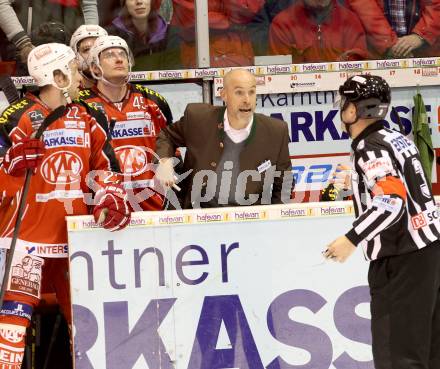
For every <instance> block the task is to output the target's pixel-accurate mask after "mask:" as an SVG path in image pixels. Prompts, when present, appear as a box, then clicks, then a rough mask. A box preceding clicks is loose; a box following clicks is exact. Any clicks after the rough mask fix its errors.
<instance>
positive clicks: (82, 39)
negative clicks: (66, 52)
mask: <svg viewBox="0 0 440 369" xmlns="http://www.w3.org/2000/svg"><path fill="white" fill-rule="evenodd" d="M100 36H107V31H106V30H105V29H104V28H102V27H100V26H97V25H93V24H91V25H87V24H83V25H82V26H79V27H78V28H77V29H76V31H75V32H74V33H73V35H72V38H71V39H70V47H71V48H72V50H73V51H74V52H75V54H76V58H77V59H78V70H79V72H80V73H81V75H82V76H83V79H82V81H81V85H82V87H83V88H90V87H92V86H93V85H94V84H95V79H94V78H93V76H92V74H91V73H90V68H89V64H88V63H87V59H88V58H89V54H90V49H91V48H92V46H93V44H94V43H95V40H96V39H97V38H98V37H100Z"/></svg>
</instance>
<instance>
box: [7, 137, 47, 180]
mask: <svg viewBox="0 0 440 369" xmlns="http://www.w3.org/2000/svg"><path fill="white" fill-rule="evenodd" d="M45 151H46V149H45V147H44V142H43V141H41V140H39V139H35V138H28V137H25V138H23V139H22V140H21V141H19V142H17V143H16V144H14V145H12V146H11V147H10V148H9V150H8V151H7V152H6V155H5V158H4V160H3V165H4V167H5V169H6V172H7V173H8V174H10V175H12V176H16V177H19V176H24V174H25V173H26V170H27V169H30V170H34V171H35V169H36V168H37V167H38V165H40V163H41V161H42V160H43V157H44V153H45Z"/></svg>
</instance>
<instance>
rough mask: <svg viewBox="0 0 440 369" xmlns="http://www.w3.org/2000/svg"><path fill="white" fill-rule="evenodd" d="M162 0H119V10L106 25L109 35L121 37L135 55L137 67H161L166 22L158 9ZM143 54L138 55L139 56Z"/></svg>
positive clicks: (150, 68)
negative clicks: (116, 15)
mask: <svg viewBox="0 0 440 369" xmlns="http://www.w3.org/2000/svg"><path fill="white" fill-rule="evenodd" d="M161 2H162V1H161V0H122V1H121V11H120V14H119V16H118V17H116V18H115V19H113V21H112V23H111V25H110V26H108V27H106V29H107V31H108V33H109V34H110V35H115V36H119V37H121V38H123V39H124V40H125V41H126V42H127V44H128V46H129V48H130V50H131V51H132V53H133V56H134V57H135V58H136V64H135V65H136V69H137V70H145V69H149V70H155V69H162V68H163V66H164V63H165V62H164V60H163V58H164V54H163V51H165V49H166V46H167V31H168V24H167V22H166V21H165V19H163V18H162V17H161V16H160V15H159V13H158V10H159V8H160V5H161ZM140 56H142V58H141V59H138V57H140Z"/></svg>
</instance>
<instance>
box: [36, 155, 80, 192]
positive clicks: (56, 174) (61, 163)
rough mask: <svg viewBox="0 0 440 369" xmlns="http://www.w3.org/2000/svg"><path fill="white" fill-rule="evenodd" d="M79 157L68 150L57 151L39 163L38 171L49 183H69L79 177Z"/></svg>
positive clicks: (77, 179)
mask: <svg viewBox="0 0 440 369" xmlns="http://www.w3.org/2000/svg"><path fill="white" fill-rule="evenodd" d="M82 169H83V163H82V160H81V158H80V157H79V156H78V155H77V154H75V153H73V152H69V151H58V152H54V153H53V154H51V155H50V156H48V157H47V158H46V159H45V160H44V161H43V164H42V165H41V168H40V173H41V175H42V176H43V178H44V180H45V181H46V182H48V183H50V184H71V183H74V182H77V181H79V180H80V179H81V171H82Z"/></svg>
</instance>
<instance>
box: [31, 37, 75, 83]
mask: <svg viewBox="0 0 440 369" xmlns="http://www.w3.org/2000/svg"><path fill="white" fill-rule="evenodd" d="M75 59H76V55H75V53H74V52H73V50H72V49H71V48H70V47H69V46H66V45H63V44H57V43H50V44H43V45H40V46H37V47H36V48H34V49H32V50H31V52H30V53H29V55H28V62H27V63H28V70H29V74H30V75H31V77H33V78H34V79H35V82H36V84H37V86H40V87H42V86H46V85H52V86H55V87H56V88H59V87H58V85H57V84H56V83H55V80H54V78H53V77H54V76H53V73H54V72H55V71H56V70H60V71H61V72H63V73H64V74H65V75H66V76H67V78H69V80H70V82H69V86H68V87H66V88H69V87H70V84H71V83H72V79H71V73H72V72H71V69H70V66H69V63H70V62H71V61H72V60H75Z"/></svg>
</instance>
